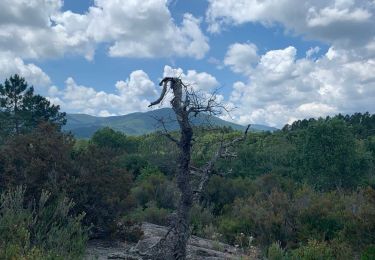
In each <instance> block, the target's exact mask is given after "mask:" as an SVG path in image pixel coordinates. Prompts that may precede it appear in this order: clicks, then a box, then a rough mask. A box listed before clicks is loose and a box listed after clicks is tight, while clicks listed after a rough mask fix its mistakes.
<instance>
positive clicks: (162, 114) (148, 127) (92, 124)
mask: <svg viewBox="0 0 375 260" xmlns="http://www.w3.org/2000/svg"><path fill="white" fill-rule="evenodd" d="M67 119H68V120H67V124H66V125H65V126H64V130H65V131H71V132H72V133H73V134H74V135H75V136H76V137H77V138H90V137H91V136H92V135H93V134H94V133H95V132H96V131H97V130H98V129H101V128H103V127H110V128H112V129H114V130H117V131H121V132H123V133H125V134H127V135H142V134H148V133H152V132H155V131H157V130H160V129H162V128H161V125H160V123H159V122H158V120H157V119H163V121H165V122H166V123H165V127H166V128H167V129H168V130H169V131H173V130H177V129H178V124H177V122H176V120H175V115H174V113H173V110H172V109H171V108H161V109H157V110H153V111H149V112H145V113H141V112H137V113H131V114H127V115H123V116H110V117H96V116H90V115H85V114H68V115H67ZM192 122H193V124H194V125H199V126H208V125H213V126H228V127H232V128H233V129H236V130H244V129H245V127H244V126H242V125H238V124H234V123H231V122H228V121H225V120H222V119H220V118H218V117H214V116H210V117H209V116H207V115H199V116H197V117H193V118H192ZM251 130H252V131H275V130H277V129H276V128H273V127H269V126H265V125H251Z"/></svg>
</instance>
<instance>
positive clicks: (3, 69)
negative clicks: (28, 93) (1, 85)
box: [0, 52, 51, 90]
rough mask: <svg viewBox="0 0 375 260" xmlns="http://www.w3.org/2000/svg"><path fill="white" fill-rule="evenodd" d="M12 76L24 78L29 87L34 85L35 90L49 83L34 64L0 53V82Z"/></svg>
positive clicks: (47, 78)
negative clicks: (17, 75)
mask: <svg viewBox="0 0 375 260" xmlns="http://www.w3.org/2000/svg"><path fill="white" fill-rule="evenodd" d="M13 74H19V75H20V76H22V77H24V78H25V79H26V81H27V82H28V83H29V84H30V85H34V86H35V87H36V88H37V90H38V88H39V87H47V86H49V84H50V83H51V80H50V78H49V77H48V75H47V74H46V73H44V72H43V71H42V69H41V68H39V67H38V66H36V65H35V64H32V63H28V64H25V62H24V61H23V60H22V59H21V58H20V57H16V56H14V55H12V54H10V53H3V52H0V81H1V82H3V81H4V80H5V79H6V78H9V77H10V76H12V75H13Z"/></svg>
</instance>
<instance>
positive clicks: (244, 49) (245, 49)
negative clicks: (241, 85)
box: [224, 43, 259, 74]
mask: <svg viewBox="0 0 375 260" xmlns="http://www.w3.org/2000/svg"><path fill="white" fill-rule="evenodd" d="M257 51H258V48H257V46H256V45H255V44H253V43H234V44H232V45H230V46H229V48H228V51H227V53H226V55H225V58H224V64H225V65H227V66H229V67H230V68H231V69H232V70H233V71H234V72H236V73H243V74H249V73H251V71H252V66H253V64H254V63H257V62H258V60H259V56H258V54H257Z"/></svg>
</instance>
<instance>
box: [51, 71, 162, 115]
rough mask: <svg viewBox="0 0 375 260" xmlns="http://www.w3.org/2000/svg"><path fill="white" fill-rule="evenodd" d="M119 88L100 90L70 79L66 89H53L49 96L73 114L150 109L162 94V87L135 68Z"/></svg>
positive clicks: (106, 113) (119, 112) (118, 112)
mask: <svg viewBox="0 0 375 260" xmlns="http://www.w3.org/2000/svg"><path fill="white" fill-rule="evenodd" d="M115 88H116V90H117V92H115V93H107V92H104V91H96V90H95V89H94V88H92V87H88V86H83V85H79V84H77V83H76V81H75V80H74V79H73V78H68V79H67V80H66V82H65V88H64V89H62V90H59V89H57V88H56V87H55V86H52V87H51V88H50V92H49V94H50V96H49V99H50V100H51V102H53V103H56V104H59V105H60V106H61V108H62V110H63V111H67V112H70V113H87V114H90V115H99V116H110V115H122V114H127V113H131V112H138V111H146V110H148V105H149V104H150V102H151V100H152V99H155V98H156V96H157V94H158V88H157V87H156V86H155V84H154V83H153V82H152V81H151V80H150V79H149V77H148V75H147V74H146V73H145V72H144V71H141V70H137V71H133V72H132V73H131V74H130V76H129V78H128V79H126V80H125V81H118V82H116V84H115Z"/></svg>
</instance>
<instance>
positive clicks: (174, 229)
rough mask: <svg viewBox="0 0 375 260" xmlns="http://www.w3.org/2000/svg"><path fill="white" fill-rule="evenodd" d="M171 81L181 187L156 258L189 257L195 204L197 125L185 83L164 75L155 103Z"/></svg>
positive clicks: (153, 253)
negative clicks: (192, 174) (193, 151)
mask: <svg viewBox="0 0 375 260" xmlns="http://www.w3.org/2000/svg"><path fill="white" fill-rule="evenodd" d="M168 82H169V83H170V88H171V89H172V91H173V95H174V98H173V99H172V101H171V105H172V108H173V110H174V112H175V114H176V118H177V122H178V124H179V126H180V133H181V136H180V140H179V141H178V143H177V145H178V147H179V156H178V171H177V187H178V189H179V191H180V200H179V203H178V208H177V212H176V214H175V216H174V219H173V220H172V223H171V227H170V230H169V232H168V233H167V235H166V236H165V237H164V238H163V239H162V240H161V241H160V242H159V243H158V245H156V247H155V248H154V249H153V252H152V253H151V254H152V255H153V256H152V258H154V259H186V245H187V242H188V240H189V237H190V229H189V226H190V211H191V207H192V205H193V191H192V187H191V182H190V157H191V146H192V138H193V128H192V127H191V125H190V122H189V111H187V107H186V105H185V104H186V102H185V101H186V100H183V98H184V97H183V84H182V81H181V80H180V79H178V78H164V79H163V81H162V82H161V83H160V84H161V85H162V84H164V86H163V92H162V94H161V97H160V98H159V99H158V100H157V101H155V102H153V103H151V105H150V106H152V105H155V104H158V103H160V102H161V100H162V99H163V97H164V95H165V93H166V85H167V83H168Z"/></svg>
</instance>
